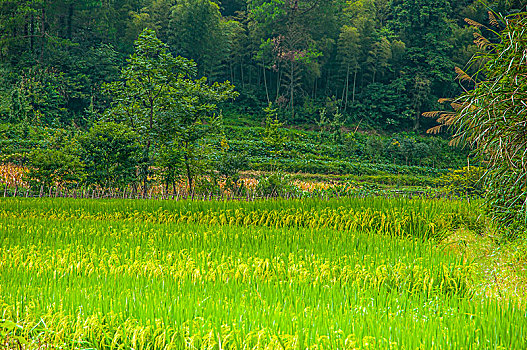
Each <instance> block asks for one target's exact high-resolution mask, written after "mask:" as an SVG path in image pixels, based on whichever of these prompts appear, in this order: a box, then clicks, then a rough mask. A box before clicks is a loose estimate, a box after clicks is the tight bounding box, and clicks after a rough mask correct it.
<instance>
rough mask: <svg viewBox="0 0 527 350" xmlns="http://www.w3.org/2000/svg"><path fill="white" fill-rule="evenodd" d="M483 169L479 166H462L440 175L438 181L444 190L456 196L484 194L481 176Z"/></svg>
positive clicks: (483, 172)
mask: <svg viewBox="0 0 527 350" xmlns="http://www.w3.org/2000/svg"><path fill="white" fill-rule="evenodd" d="M484 174H485V170H484V169H483V168H479V167H474V166H471V167H464V168H462V169H457V170H451V171H450V172H449V173H448V174H444V175H442V176H441V177H440V178H439V179H438V182H439V184H440V185H441V186H443V187H444V188H445V189H446V191H447V192H448V193H450V194H453V195H456V196H478V197H481V196H483V194H484V186H483V180H482V177H483V175H484Z"/></svg>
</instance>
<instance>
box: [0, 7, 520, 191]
mask: <svg viewBox="0 0 527 350" xmlns="http://www.w3.org/2000/svg"><path fill="white" fill-rule="evenodd" d="M522 6H523V4H522V3H521V2H514V1H491V2H488V3H484V2H481V1H479V0H463V1H453V0H357V1H343V0H330V1H321V0H269V1H263V0H247V1H245V0H230V1H211V0H111V1H108V0H104V1H93V0H92V1H86V0H83V1H79V0H21V1H14V0H6V1H2V2H0V46H1V50H0V71H1V74H0V146H1V147H0V162H2V163H3V164H5V165H7V166H8V168H6V169H8V170H5V169H4V170H3V173H4V175H2V177H3V178H4V179H3V181H2V182H3V185H2V186H3V187H2V188H3V190H4V195H6V194H7V193H8V192H9V191H12V192H13V193H15V194H16V193H17V191H18V188H19V187H22V188H25V189H27V191H26V192H25V193H26V196H28V195H29V193H32V194H33V195H40V196H42V195H43V193H49V194H51V193H52V192H53V191H57V189H59V188H65V189H69V190H71V189H73V188H76V189H78V188H84V189H86V188H91V189H92V190H93V189H94V188H96V189H98V190H101V189H119V191H124V192H126V191H129V193H130V192H131V193H136V194H137V193H142V194H143V195H146V193H147V192H148V190H149V189H150V190H152V188H153V187H155V186H157V188H158V192H162V193H164V194H168V193H176V192H177V193H179V192H178V191H179V190H178V188H179V187H181V186H183V187H185V188H186V189H187V190H185V191H184V192H185V193H187V194H188V193H194V192H195V191H196V192H204V193H209V194H210V193H212V192H217V193H221V191H222V190H221V186H224V185H220V183H223V184H230V185H229V186H230V187H229V186H227V185H225V186H227V187H229V188H230V190H229V191H231V193H232V191H234V192H240V193H244V194H243V195H245V194H246V192H243V191H241V188H242V187H243V185H245V183H244V184H242V183H240V182H239V180H240V172H243V171H252V172H255V171H257V172H261V171H263V172H267V173H269V172H270V173H277V172H285V173H300V174H311V175H324V176H343V177H344V179H345V180H346V181H355V180H358V181H361V182H364V181H366V182H368V183H369V182H371V181H373V182H374V183H376V184H378V183H380V184H381V185H390V186H394V185H396V186H400V185H401V186H420V187H425V190H428V189H429V188H430V187H436V185H437V182H436V179H437V178H439V177H440V176H441V175H444V174H446V173H447V172H448V169H459V168H462V167H465V166H467V165H468V169H469V171H468V173H469V174H470V173H471V172H470V164H471V160H470V159H469V152H470V149H469V148H466V149H462V148H452V147H449V146H448V133H447V134H443V135H440V136H426V131H427V130H428V129H429V128H430V127H431V126H433V125H435V123H436V121H435V120H434V119H432V118H423V117H422V115H423V112H426V111H431V110H436V109H438V108H439V107H440V105H439V103H438V100H439V98H443V99H444V98H449V97H451V98H453V97H455V96H458V95H459V94H460V93H462V92H463V84H461V82H460V81H459V79H456V78H459V77H458V75H459V72H460V71H461V70H459V69H457V70H456V67H464V66H465V65H466V63H467V62H469V60H470V59H471V57H473V56H474V54H476V53H477V52H478V50H481V45H478V41H481V40H483V39H481V38H483V35H485V36H488V35H489V33H490V36H491V37H490V39H489V40H494V39H495V38H494V39H493V38H492V35H494V36H495V37H496V35H495V34H492V32H490V31H486V30H485V29H483V27H482V26H481V25H474V23H488V22H489V13H491V14H492V13H495V14H499V13H504V14H507V13H514V12H516V11H518V10H517V9H520V8H521V7H522ZM467 19H468V20H467ZM491 20H492V18H491ZM475 69H477V67H474V66H472V67H468V68H466V70H467V72H468V74H472V73H474V71H475ZM13 165H14V166H15V167H13ZM472 165H475V164H474V162H473V163H472ZM13 169H16V171H15V172H14V175H13V174H12V170H13ZM476 173H477V172H476ZM258 176H260V173H258V174H256V175H251V174H250V175H248V177H252V178H254V177H258ZM281 176H282V175H279V176H278V178H279V179H280V180H279V181H278V184H279V183H280V181H282V180H283V179H282V178H281ZM302 176H303V175H302ZM332 179H334V177H333V178H332ZM325 180H327V178H326V179H325ZM340 180H341V178H339V181H340ZM266 181H267V180H266ZM262 183H263V182H262ZM275 185H277V184H275ZM275 185H273V186H271V190H269V191H267V190H263V189H262V190H261V191H260V194H265V193H267V194H269V193H273V194H276V193H277V190H276V189H275V187H276V186H275ZM352 185H353V186H355V185H356V183H354V182H353V183H352ZM262 186H263V185H262ZM277 186H278V185H277ZM278 187H280V186H278ZM465 187H466V186H465ZM160 188H162V190H161V189H160ZM53 189H55V190H53ZM30 190H31V192H30ZM463 191H464V193H467V191H465V190H463ZM123 195H124V194H123Z"/></svg>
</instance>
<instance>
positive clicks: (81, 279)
mask: <svg viewBox="0 0 527 350" xmlns="http://www.w3.org/2000/svg"><path fill="white" fill-rule="evenodd" d="M464 210H469V211H470V210H474V207H468V208H467V207H466V205H464V204H463V203H460V202H446V201H421V200H417V201H411V200H400V199H382V200H381V199H363V200H360V199H343V200H331V201H323V200H303V201H262V202H254V203H253V202H250V203H246V202H243V203H241V202H240V203H236V202H226V203H223V202H155V201H116V200H112V201H86V200H85V201H73V200H44V201H35V200H12V199H11V200H3V201H0V319H1V320H3V321H1V322H0V347H1V346H4V347H8V348H9V347H11V348H12V347H16V346H18V344H19V343H18V342H20V346H22V347H23V348H24V349H38V348H42V347H43V346H47V347H49V348H57V349H58V348H62V349H218V350H219V349H452V348H455V349H488V348H492V349H498V348H506V349H521V348H525V346H526V345H527V338H526V330H527V319H526V312H525V307H524V305H523V304H522V303H521V302H518V301H513V300H510V301H499V300H495V299H493V298H490V297H487V296H486V295H485V294H484V293H482V292H480V291H478V289H476V286H477V281H476V280H475V279H474V275H475V274H474V270H475V268H476V266H475V262H472V261H469V260H467V259H466V258H464V257H463V256H459V255H455V254H453V253H449V252H447V251H445V250H444V249H442V248H439V245H438V244H437V239H439V238H440V237H439V236H437V235H434V234H432V233H431V232H432V231H431V227H435V229H437V228H438V227H439V226H441V227H443V228H442V229H444V233H443V235H444V234H446V232H447V230H448V226H449V222H450V221H449V220H453V219H449V216H450V217H452V216H455V215H463V213H464ZM259 215H260V216H259ZM262 218H263V219H262ZM231 220H232V221H233V222H231ZM267 220H269V222H267V223H266V221H267ZM350 220H351V222H352V223H353V224H350V225H348V224H347V222H348V221H350ZM383 220H384V221H383ZM439 220H444V223H438V222H439ZM452 222H453V221H452ZM407 231H408V232H407ZM428 236H430V237H435V238H434V239H426V237H428Z"/></svg>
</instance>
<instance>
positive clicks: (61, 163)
mask: <svg viewBox="0 0 527 350" xmlns="http://www.w3.org/2000/svg"><path fill="white" fill-rule="evenodd" d="M28 165H29V172H28V174H27V175H26V179H25V180H27V181H28V182H29V184H30V185H31V188H32V189H34V190H40V191H48V190H49V189H51V188H52V187H53V186H59V187H63V188H64V187H66V188H69V187H73V186H75V185H77V184H79V183H80V182H82V180H83V179H84V177H85V174H84V171H83V164H82V163H81V161H80V160H79V158H78V157H77V156H75V155H73V154H70V153H68V152H64V151H63V150H57V149H36V150H33V151H31V152H30V153H29V155H28Z"/></svg>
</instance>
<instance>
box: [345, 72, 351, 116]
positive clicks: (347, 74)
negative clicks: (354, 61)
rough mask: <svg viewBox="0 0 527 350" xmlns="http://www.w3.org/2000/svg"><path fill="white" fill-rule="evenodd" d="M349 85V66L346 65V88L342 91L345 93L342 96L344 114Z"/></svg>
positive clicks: (346, 107)
mask: <svg viewBox="0 0 527 350" xmlns="http://www.w3.org/2000/svg"><path fill="white" fill-rule="evenodd" d="M349 83H350V65H349V64H348V68H347V69H346V87H345V89H344V91H346V93H345V94H344V101H345V102H344V113H346V110H347V109H348V96H349V85H350V84H349Z"/></svg>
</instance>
